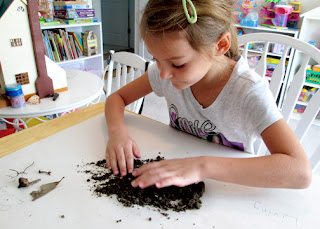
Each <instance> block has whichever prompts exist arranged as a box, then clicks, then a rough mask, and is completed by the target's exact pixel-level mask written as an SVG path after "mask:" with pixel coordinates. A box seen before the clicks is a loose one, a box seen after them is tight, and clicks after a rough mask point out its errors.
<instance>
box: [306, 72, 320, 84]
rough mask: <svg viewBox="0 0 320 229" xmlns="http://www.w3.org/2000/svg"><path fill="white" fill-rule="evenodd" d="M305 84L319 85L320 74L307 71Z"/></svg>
mask: <svg viewBox="0 0 320 229" xmlns="http://www.w3.org/2000/svg"><path fill="white" fill-rule="evenodd" d="M306 82H309V83H314V84H320V72H316V71H310V70H307V74H306Z"/></svg>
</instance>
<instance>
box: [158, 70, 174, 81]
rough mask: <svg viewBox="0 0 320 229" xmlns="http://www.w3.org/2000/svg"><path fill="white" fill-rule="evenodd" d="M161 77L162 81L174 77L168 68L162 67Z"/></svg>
mask: <svg viewBox="0 0 320 229" xmlns="http://www.w3.org/2000/svg"><path fill="white" fill-rule="evenodd" d="M160 77H161V78H162V79H170V78H171V77H172V73H171V71H170V70H169V69H168V68H165V67H162V68H160Z"/></svg>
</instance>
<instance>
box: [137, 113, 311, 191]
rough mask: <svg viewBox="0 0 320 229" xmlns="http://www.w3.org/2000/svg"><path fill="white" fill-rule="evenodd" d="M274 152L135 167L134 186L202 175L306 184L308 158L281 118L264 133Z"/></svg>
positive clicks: (266, 184)
mask: <svg viewBox="0 0 320 229" xmlns="http://www.w3.org/2000/svg"><path fill="white" fill-rule="evenodd" d="M261 136H262V138H263V140H264V142H265V144H266V145H267V147H268V149H269V151H270V152H271V155H269V156H264V157H255V158H224V157H210V156H204V157H195V158H186V159H175V160H164V161H160V162H155V163H150V164H148V165H146V166H143V167H141V168H139V169H138V170H136V171H135V172H134V173H133V175H134V176H137V178H136V180H134V181H133V183H132V185H133V186H134V187H137V186H140V187H141V188H145V187H147V186H150V185H153V184H155V185H156V186H157V187H159V188H160V187H165V186H170V185H177V186H185V185H188V184H191V183H195V182H198V181H201V180H203V179H207V178H209V179H214V180H219V181H224V182H231V183H237V184H241V185H248V186H256V187H272V188H306V187H308V186H309V185H310V183H311V177H312V170H311V167H310V163H309V160H308V158H307V156H306V154H305V152H304V150H303V148H302V146H301V144H300V142H299V140H298V139H297V137H296V136H295V134H294V133H293V131H292V130H291V128H290V127H289V126H288V125H287V123H286V122H285V121H284V120H283V119H281V120H279V121H277V122H275V123H274V124H272V125H271V126H269V127H268V128H267V129H266V130H264V131H263V133H262V134H261Z"/></svg>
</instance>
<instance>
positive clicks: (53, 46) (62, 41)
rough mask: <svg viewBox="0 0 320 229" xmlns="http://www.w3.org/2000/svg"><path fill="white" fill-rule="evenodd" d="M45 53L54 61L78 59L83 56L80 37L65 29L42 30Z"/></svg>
mask: <svg viewBox="0 0 320 229" xmlns="http://www.w3.org/2000/svg"><path fill="white" fill-rule="evenodd" d="M42 39H43V43H44V47H45V52H46V55H47V56H48V57H49V58H50V59H51V60H52V61H54V62H60V61H67V60H73V59H78V58H79V57H80V56H83V43H82V40H81V38H80V37H79V36H78V35H77V34H76V33H74V32H68V31H67V29H46V30H42Z"/></svg>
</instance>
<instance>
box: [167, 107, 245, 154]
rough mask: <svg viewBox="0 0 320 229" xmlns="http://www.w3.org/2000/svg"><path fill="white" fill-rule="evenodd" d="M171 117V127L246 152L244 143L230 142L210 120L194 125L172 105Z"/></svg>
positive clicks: (195, 122) (196, 121)
mask: <svg viewBox="0 0 320 229" xmlns="http://www.w3.org/2000/svg"><path fill="white" fill-rule="evenodd" d="M169 116H170V125H171V126H172V127H173V128H176V129H178V130H180V131H184V132H187V133H189V134H192V135H195V136H197V137H199V138H202V139H205V140H207V141H209V142H213V143H217V144H220V145H225V146H229V147H231V148H234V149H238V150H242V151H243V150H244V147H243V144H242V143H237V142H230V141H228V139H226V137H225V136H224V135H223V134H222V133H219V132H216V131H215V129H216V126H215V125H214V124H213V123H212V122H211V121H210V120H206V121H204V122H203V123H202V124H200V122H199V120H195V121H194V123H192V122H191V121H189V120H188V119H186V118H184V117H180V116H179V111H178V108H177V107H176V106H175V105H174V104H171V105H170V108H169Z"/></svg>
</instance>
